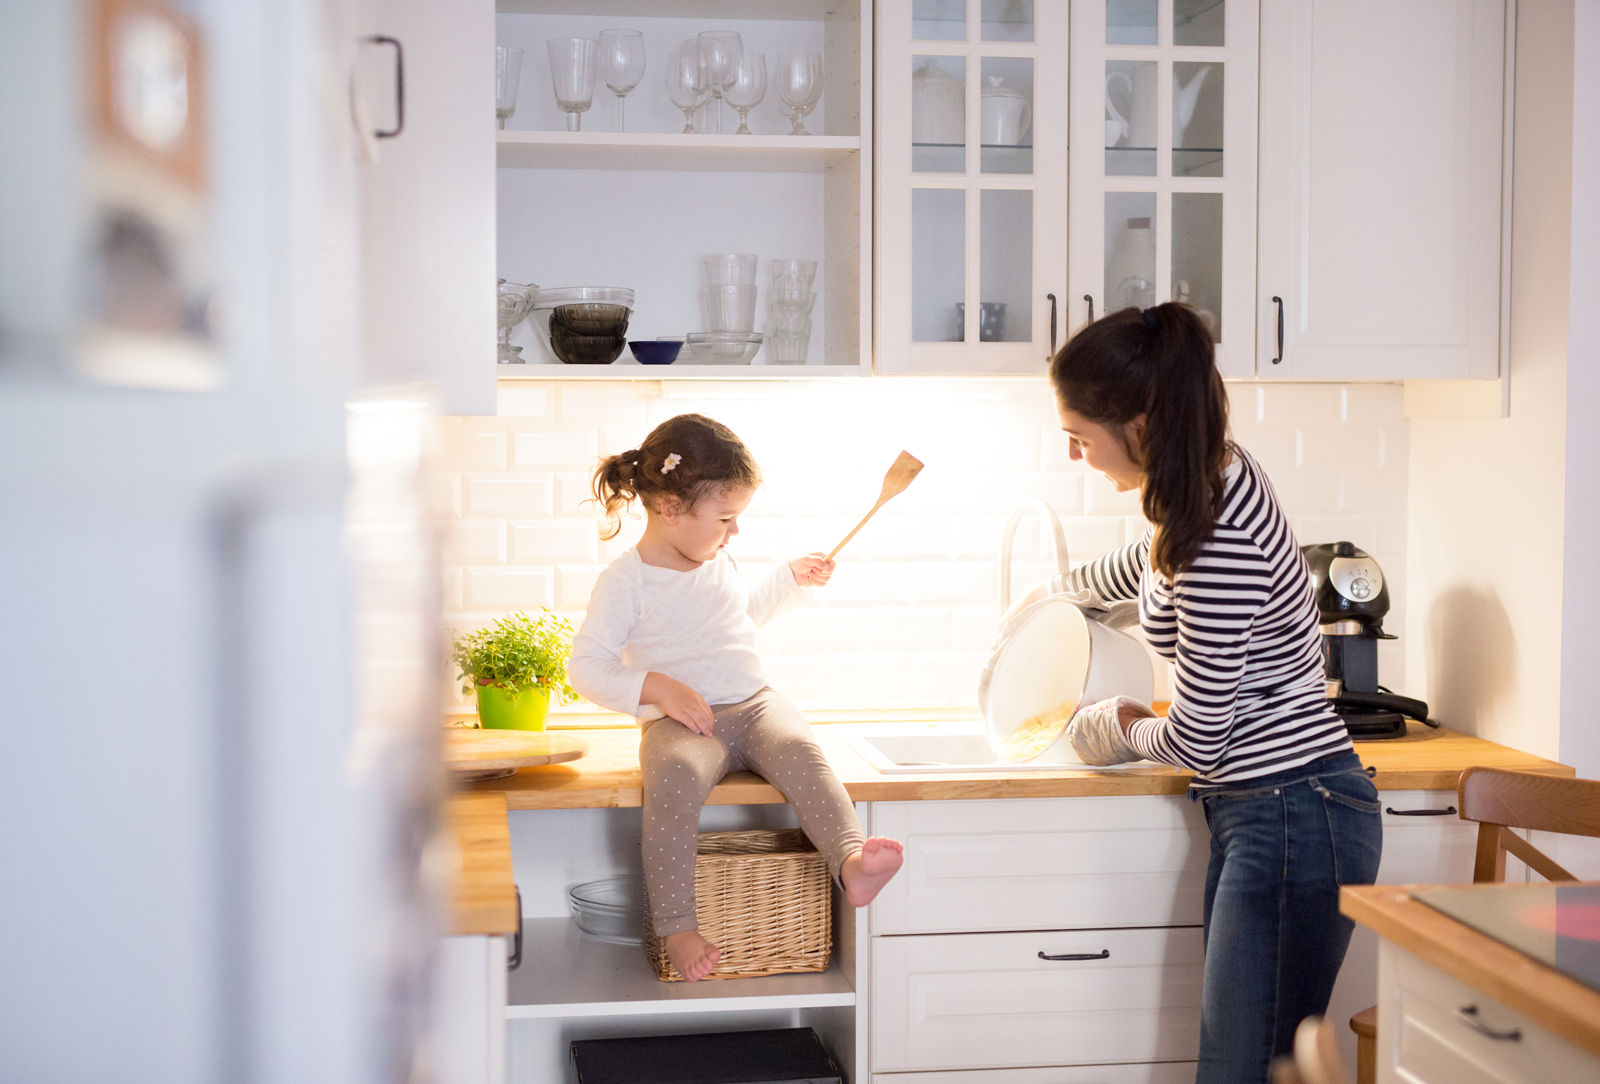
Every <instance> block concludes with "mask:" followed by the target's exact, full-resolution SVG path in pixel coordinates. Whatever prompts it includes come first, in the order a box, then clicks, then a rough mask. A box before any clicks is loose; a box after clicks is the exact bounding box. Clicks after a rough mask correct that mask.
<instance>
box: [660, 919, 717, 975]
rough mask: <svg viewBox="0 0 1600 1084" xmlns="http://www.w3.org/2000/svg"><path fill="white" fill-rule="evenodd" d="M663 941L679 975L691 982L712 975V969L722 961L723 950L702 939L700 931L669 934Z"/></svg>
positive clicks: (668, 957) (668, 956)
mask: <svg viewBox="0 0 1600 1084" xmlns="http://www.w3.org/2000/svg"><path fill="white" fill-rule="evenodd" d="M661 940H662V942H663V943H664V944H665V945H666V948H667V959H669V960H671V961H672V966H673V967H675V968H677V969H678V974H680V975H682V976H683V977H684V978H686V979H688V980H689V981H690V982H697V981H698V980H700V979H703V978H705V977H706V976H707V975H709V974H711V969H712V968H713V967H716V966H717V961H718V960H720V959H722V950H721V949H719V948H717V946H715V945H713V944H712V943H711V942H710V941H707V940H706V939H705V938H704V937H701V936H700V931H699V930H684V931H683V932H682V933H669V934H667V936H665V937H663V938H662V939H661Z"/></svg>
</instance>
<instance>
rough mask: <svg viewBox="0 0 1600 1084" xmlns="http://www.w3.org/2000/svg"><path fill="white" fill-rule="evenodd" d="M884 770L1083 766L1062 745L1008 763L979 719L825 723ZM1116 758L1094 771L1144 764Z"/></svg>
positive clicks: (1062, 768)
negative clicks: (1040, 755) (996, 751)
mask: <svg viewBox="0 0 1600 1084" xmlns="http://www.w3.org/2000/svg"><path fill="white" fill-rule="evenodd" d="M829 730H831V731H832V732H833V733H836V734H838V735H839V736H840V737H842V738H843V739H844V741H845V744H846V745H848V746H850V748H851V749H853V750H855V751H856V752H857V753H859V754H860V755H861V758H862V759H863V760H865V761H866V762H867V763H868V764H871V765H872V766H873V767H874V768H876V769H877V770H878V771H879V772H880V773H882V774H884V775H923V774H927V773H933V772H950V773H955V772H1060V771H1071V770H1073V769H1075V768H1088V767H1091V766H1090V765H1086V764H1084V763H1083V762H1082V761H1080V760H1078V759H1077V758H1076V757H1074V756H1073V755H1072V751H1071V749H1069V748H1067V747H1066V746H1065V745H1061V746H1058V747H1056V748H1054V749H1051V750H1050V751H1049V752H1047V753H1046V754H1045V757H1046V758H1048V761H1047V762H1044V763H1041V761H1038V760H1035V761H1030V762H1028V763H1026V764H1007V763H1005V762H1004V761H1002V760H1000V759H999V758H998V757H996V756H995V754H994V750H993V749H991V748H989V738H988V735H987V733H986V732H985V728H984V724H983V720H981V719H973V720H962V721H955V722H938V723H862V724H842V725H841V724H835V725H834V726H831V727H829ZM1147 764H1148V762H1147V761H1139V762H1137V763H1136V764H1116V765H1112V766H1111V767H1109V768H1098V767H1097V768H1095V770H1096V771H1116V770H1119V769H1126V768H1133V767H1140V766H1145V765H1147Z"/></svg>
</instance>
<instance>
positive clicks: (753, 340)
mask: <svg viewBox="0 0 1600 1084" xmlns="http://www.w3.org/2000/svg"><path fill="white" fill-rule="evenodd" d="M684 341H685V342H687V343H688V344H689V349H690V351H691V352H693V354H694V360H696V361H698V362H699V363H700V364H702V365H749V364H750V362H751V360H752V359H753V358H754V357H755V356H756V354H757V352H758V351H760V349H761V333H760V332H758V331H695V332H691V333H690V334H689V335H688V336H687V337H686V338H685V340H684Z"/></svg>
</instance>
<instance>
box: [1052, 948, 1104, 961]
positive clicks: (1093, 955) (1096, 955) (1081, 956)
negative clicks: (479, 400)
mask: <svg viewBox="0 0 1600 1084" xmlns="http://www.w3.org/2000/svg"><path fill="white" fill-rule="evenodd" d="M1039 959H1041V960H1109V959H1111V950H1110V949H1101V950H1100V951H1099V952H1063V953H1062V954H1061V955H1060V956H1051V955H1049V954H1048V953H1046V952H1043V951H1041V952H1040V953H1039Z"/></svg>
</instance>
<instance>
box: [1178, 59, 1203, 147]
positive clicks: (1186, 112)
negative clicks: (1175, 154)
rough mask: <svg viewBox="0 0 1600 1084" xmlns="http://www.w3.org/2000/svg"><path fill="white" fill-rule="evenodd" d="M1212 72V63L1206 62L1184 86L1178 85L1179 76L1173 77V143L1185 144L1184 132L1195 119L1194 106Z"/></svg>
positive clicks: (1179, 145)
mask: <svg viewBox="0 0 1600 1084" xmlns="http://www.w3.org/2000/svg"><path fill="white" fill-rule="evenodd" d="M1210 72H1211V65H1210V64H1205V65H1202V66H1201V67H1200V70H1199V71H1197V72H1195V73H1194V77H1193V78H1191V79H1190V80H1189V82H1188V83H1187V84H1185V85H1183V86H1178V85H1177V83H1178V80H1177V77H1176V76H1174V77H1173V80H1172V82H1173V87H1174V89H1173V92H1172V145H1173V146H1174V147H1181V146H1183V132H1184V129H1186V128H1188V127H1189V122H1190V121H1191V120H1193V119H1194V107H1195V105H1196V104H1197V103H1198V102H1199V101H1200V88H1201V86H1202V85H1204V84H1205V81H1206V76H1207V75H1208V74H1210Z"/></svg>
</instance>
